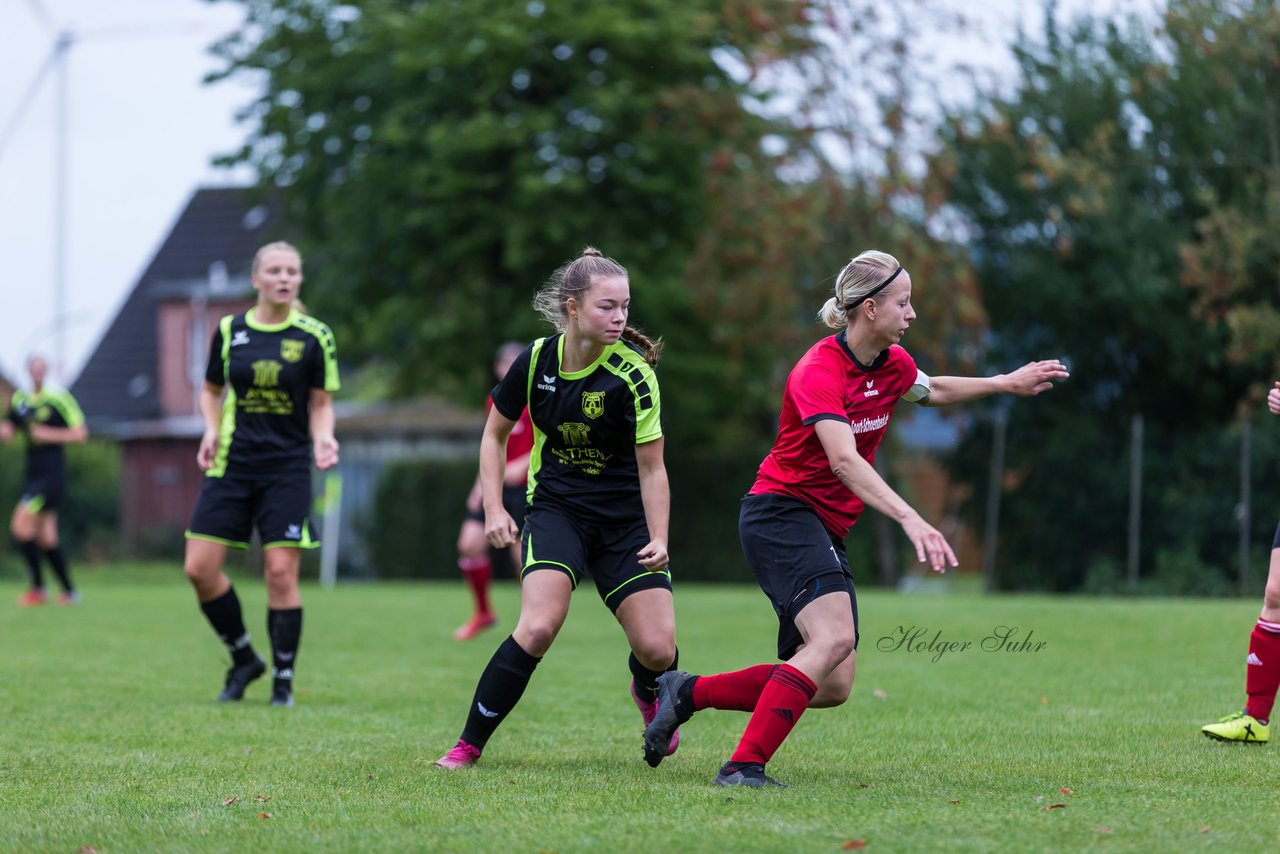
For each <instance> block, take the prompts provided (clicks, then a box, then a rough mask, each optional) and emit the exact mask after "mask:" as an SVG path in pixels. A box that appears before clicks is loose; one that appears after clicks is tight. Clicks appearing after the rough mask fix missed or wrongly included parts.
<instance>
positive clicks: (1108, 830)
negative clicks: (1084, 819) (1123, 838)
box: [1093, 827, 1115, 833]
mask: <svg viewBox="0 0 1280 854" xmlns="http://www.w3.org/2000/svg"><path fill="white" fill-rule="evenodd" d="M1093 832H1094V833H1115V831H1114V830H1112V829H1111V828H1109V827H1095V828H1094V829H1093Z"/></svg>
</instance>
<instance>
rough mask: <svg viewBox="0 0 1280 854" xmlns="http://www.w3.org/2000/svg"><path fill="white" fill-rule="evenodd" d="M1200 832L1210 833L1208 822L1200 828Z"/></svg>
mask: <svg viewBox="0 0 1280 854" xmlns="http://www.w3.org/2000/svg"><path fill="white" fill-rule="evenodd" d="M1200 832H1201V833H1208V832H1209V825H1207V824H1206V825H1205V826H1204V827H1202V828H1200Z"/></svg>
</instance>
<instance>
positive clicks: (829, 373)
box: [644, 250, 1067, 788]
mask: <svg viewBox="0 0 1280 854" xmlns="http://www.w3.org/2000/svg"><path fill="white" fill-rule="evenodd" d="M915 316H916V313H915V309H913V308H912V306H911V277H910V275H908V274H907V271H906V270H904V269H903V268H902V266H901V265H900V264H899V263H898V261H897V260H896V259H895V258H894V257H893V256H892V255H888V254H886V253H884V252H877V251H875V250H871V251H867V252H863V253H862V254H861V255H859V256H858V257H856V258H854V259H853V260H852V261H850V262H849V263H848V264H847V265H845V267H844V269H843V270H841V271H840V274H839V275H838V276H837V277H836V284H835V296H834V297H832V298H831V299H829V300H827V302H826V305H824V306H823V307H822V311H821V312H820V313H819V317H820V318H821V320H822V321H823V322H824V323H825V324H826V325H827V326H829V327H831V328H833V329H839V330H841V331H840V332H838V333H836V334H835V335H831V336H829V337H827V338H824V339H823V340H821V341H819V342H818V343H817V344H815V345H814V346H813V347H812V348H810V350H809V352H807V353H806V354H805V355H804V356H803V357H801V359H800V361H799V362H798V363H797V364H796V366H795V368H794V369H792V371H791V374H790V375H789V376H788V377H787V385H786V390H785V392H784V393H783V398H782V414H781V415H780V417H779V419H778V436H777V438H776V439H775V440H774V443H773V448H772V450H770V452H769V455H768V456H767V457H765V460H764V462H763V463H761V465H760V470H759V472H758V474H757V476H756V482H755V485H754V486H752V487H751V489H750V490H749V491H748V493H747V495H746V497H745V498H743V499H742V509H741V514H740V516H739V520H738V532H739V536H740V537H741V539H742V550H743V552H744V553H745V555H746V559H747V563H748V564H749V565H750V566H751V571H752V572H753V573H754V574H755V576H756V580H757V581H759V582H760V587H761V588H762V589H763V590H764V593H765V595H766V596H768V597H769V600H770V601H771V602H772V603H773V608H774V611H775V612H776V613H777V615H778V657H779V658H780V659H782V660H783V662H784V663H783V664H776V665H775V664H757V665H755V666H754V667H748V668H747V669H745V670H739V671H735V672H732V673H720V674H717V675H714V676H694V675H692V674H690V673H685V672H684V671H680V670H677V671H673V672H671V673H665V674H663V675H662V676H661V677H659V679H658V686H659V687H658V710H657V714H656V715H655V717H654V719H653V722H652V723H650V724H649V726H648V728H646V729H645V733H644V751H645V760H646V761H647V762H648V763H649V764H650V765H652V766H655V767H656V766H657V765H658V763H659V762H661V761H662V758H663V755H664V753H665V750H664V745H665V744H666V741H665V740H666V739H667V738H668V737H669V736H670V734H671V733H672V732H674V731H675V729H676V727H677V726H680V725H681V724H683V723H684V722H685V721H687V720H688V719H689V718H690V717H691V716H692V715H693V713H694V712H696V711H699V710H701V709H732V710H736V711H745V712H751V720H750V721H749V722H748V723H747V729H746V732H745V733H743V735H742V739H741V740H740V741H739V742H738V747H737V749H736V750H734V752H733V755H732V756H731V757H730V759H729V761H728V762H727V763H725V765H724V766H723V767H722V768H721V769H720V773H719V774H718V775H717V776H716V778H715V781H714V784H715V785H717V786H750V787H752V788H760V787H762V786H771V785H777V786H781V785H782V784H781V783H778V782H777V781H776V780H774V779H773V778H772V777H769V776H767V775H766V774H765V765H766V763H768V761H769V760H770V759H771V758H772V757H773V754H774V753H775V752H776V751H777V750H778V748H779V747H781V745H782V742H783V740H784V739H785V738H786V737H787V735H789V734H790V732H791V729H792V727H794V726H795V725H796V723H797V722H798V721H799V720H800V716H801V715H802V714H804V710H805V709H806V708H810V707H813V708H826V707H830V706H838V705H840V704H841V703H843V702H844V701H845V700H846V699H848V697H849V689H850V688H851V687H852V685H853V675H854V663H855V660H856V657H857V647H858V599H857V595H856V593H855V591H854V589H853V577H852V575H851V574H850V572H849V563H848V560H847V559H846V557H845V551H844V538H845V535H846V534H848V532H849V529H850V528H851V527H852V526H853V524H854V522H856V521H857V519H858V517H859V516H860V515H861V514H862V510H863V506H864V504H866V505H870V506H871V507H874V508H875V509H877V510H879V511H880V512H881V513H884V514H885V515H887V516H889V517H890V518H892V519H893V520H894V521H896V522H897V523H898V524H900V525H901V526H902V530H903V532H904V533H905V534H906V535H907V538H908V539H909V540H911V544H912V546H914V547H915V551H916V557H917V559H919V560H920V561H921V562H924V561H928V563H929V565H930V567H931V568H932V569H933V570H934V571H936V572H945V571H946V568H947V567H948V566H955V565H956V557H955V554H954V553H953V552H952V550H951V546H950V545H948V544H947V541H946V540H945V539H944V538H943V536H942V534H940V533H938V531H937V530H935V529H934V528H933V527H932V526H930V525H929V524H927V523H926V522H925V521H924V519H922V518H921V517H920V514H919V513H917V512H916V511H915V510H913V509H912V508H911V507H910V506H909V505H908V504H907V503H906V502H905V501H903V500H902V498H901V497H899V496H898V495H897V494H896V493H895V492H894V491H893V490H892V489H890V488H889V486H888V484H886V483H885V482H884V481H883V480H882V479H881V478H880V476H879V475H878V474H877V473H876V470H875V468H874V467H873V460H874V457H875V450H876V447H877V446H878V445H879V444H880V440H881V439H882V438H883V437H884V434H885V430H886V429H887V427H888V424H889V417H890V415H891V414H892V413H893V410H894V407H895V406H896V405H897V403H898V401H899V400H900V399H901V400H909V401H914V402H916V403H919V404H921V405H925V406H945V405H948V404H953V403H963V402H965V401H970V400H977V399H978V398H982V397H986V396H988V395H991V394H999V393H1005V394H1015V395H1018V396H1020V397H1029V396H1032V395H1037V394H1040V393H1041V392H1043V391H1047V390H1048V389H1050V388H1052V386H1053V382H1052V381H1053V380H1057V379H1065V378H1066V377H1067V371H1066V369H1065V368H1064V367H1063V365H1062V364H1061V363H1060V362H1058V361H1056V360H1052V359H1051V360H1048V361H1042V362H1031V363H1029V364H1026V365H1024V366H1022V367H1021V368H1019V369H1018V370H1016V371H1014V372H1012V373H1010V374H1004V375H1000V376H996V377H985V378H977V377H932V378H931V377H929V376H927V375H925V374H924V373H923V372H922V371H920V370H919V369H917V368H916V364H915V361H914V360H913V359H912V358H911V356H910V355H908V354H907V351H906V350H904V349H902V347H900V346H898V342H899V341H900V340H901V339H902V336H903V333H905V332H906V331H907V327H908V326H910V324H911V321H912V320H913V319H914V318H915Z"/></svg>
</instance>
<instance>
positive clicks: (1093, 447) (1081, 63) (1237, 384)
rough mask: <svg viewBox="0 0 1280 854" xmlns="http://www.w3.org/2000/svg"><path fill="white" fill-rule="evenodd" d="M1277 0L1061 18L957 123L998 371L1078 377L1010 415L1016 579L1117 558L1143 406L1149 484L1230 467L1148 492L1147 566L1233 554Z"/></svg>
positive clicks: (971, 445)
mask: <svg viewBox="0 0 1280 854" xmlns="http://www.w3.org/2000/svg"><path fill="white" fill-rule="evenodd" d="M1269 5H1270V4H1222V3H1216V2H1192V1H1191V0H1188V2H1180V3H1174V4H1172V5H1171V6H1170V8H1169V10H1168V13H1167V15H1166V18H1165V23H1164V27H1163V30H1161V31H1153V29H1152V28H1151V27H1150V26H1149V25H1147V24H1146V23H1144V22H1142V21H1140V20H1132V19H1131V20H1127V21H1122V22H1120V23H1106V22H1102V21H1099V20H1096V19H1091V18H1082V19H1078V20H1077V21H1075V22H1074V23H1073V24H1072V25H1071V26H1070V27H1068V28H1066V29H1065V30H1064V29H1063V28H1059V27H1058V26H1057V25H1056V24H1055V23H1054V18H1053V11H1052V7H1050V8H1049V9H1048V10H1047V12H1046V16H1045V26H1044V30H1043V38H1042V40H1041V41H1039V42H1033V41H1032V40H1030V39H1028V38H1024V39H1023V40H1022V41H1021V42H1020V44H1019V46H1018V49H1017V56H1018V60H1019V78H1018V80H1017V83H1016V86H1015V90H1014V91H1013V93H1012V94H1010V95H1008V96H999V95H987V96H985V97H984V98H982V99H981V101H980V103H979V106H978V107H977V109H975V110H972V111H970V112H967V113H962V114H956V115H953V116H951V117H950V119H949V121H948V123H947V124H946V126H945V128H944V130H943V134H944V137H945V140H946V142H945V145H944V149H943V151H942V152H941V153H940V154H939V155H938V156H937V157H936V158H935V159H934V161H933V163H932V170H933V171H932V175H933V179H934V180H936V181H939V182H941V183H942V184H943V185H944V187H945V190H946V192H948V193H949V194H950V201H951V204H952V210H953V212H954V213H955V214H956V215H957V216H958V218H959V219H961V220H962V221H963V222H964V224H965V226H966V227H967V228H968V229H969V234H970V237H971V243H972V249H973V253H974V256H975V260H976V263H977V266H978V271H979V279H980V282H981V287H982V294H983V300H984V303H985V305H986V308H987V311H988V313H989V315H990V317H991V320H992V327H993V329H994V330H997V332H996V333H995V334H993V336H992V339H991V342H990V350H989V354H990V358H991V360H992V364H993V366H994V367H996V368H1003V367H1010V366H1013V365H1015V364H1017V363H1019V362H1021V361H1023V360H1025V359H1027V358H1031V357H1035V356H1039V355H1056V356H1062V357H1064V358H1066V359H1067V360H1068V361H1069V362H1070V363H1071V366H1072V371H1073V377H1072V380H1071V381H1070V383H1068V384H1067V385H1065V386H1064V387H1063V388H1061V389H1060V390H1058V391H1056V392H1054V395H1053V400H1052V401H1051V402H1049V401H1046V402H1044V403H1043V405H1041V404H1037V405H1035V406H1015V407H1014V408H1013V410H1012V421H1011V427H1010V436H1011V440H1010V459H1011V466H1010V467H1011V469H1012V473H1011V475H1010V477H1009V478H1008V481H1007V482H1006V484H1005V491H1006V496H1007V500H1006V502H1005V507H1006V508H1007V509H1006V510H1005V511H1004V513H1003V514H1002V518H1003V519H1004V520H1007V524H1005V525H1004V526H1003V527H1004V530H1002V536H1001V546H1002V555H1003V558H1004V560H1003V561H1002V572H1003V576H1002V581H1003V583H1005V584H1006V585H1010V586H1020V585H1031V586H1045V587H1049V588H1053V589H1062V588H1071V587H1075V586H1078V585H1079V584H1080V583H1081V582H1082V581H1083V579H1084V576H1085V575H1086V573H1087V572H1088V570H1089V568H1090V567H1091V566H1097V565H1100V564H1102V563H1105V562H1106V561H1114V556H1115V555H1122V554H1124V550H1125V510H1124V508H1125V492H1126V490H1127V476H1126V475H1122V474H1121V473H1123V472H1127V470H1128V455H1129V452H1130V449H1129V447H1128V442H1127V434H1128V426H1127V425H1128V421H1129V419H1130V418H1131V417H1132V416H1134V415H1142V416H1143V418H1144V420H1145V423H1146V425H1147V430H1146V432H1147V436H1148V448H1147V471H1148V472H1156V473H1161V472H1165V471H1170V472H1174V471H1184V472H1185V471H1193V470H1197V469H1198V470H1199V471H1201V472H1204V471H1207V470H1211V469H1212V470H1214V471H1215V472H1216V475H1217V479H1216V482H1215V483H1214V484H1213V485H1212V486H1210V485H1209V484H1207V483H1206V481H1205V480H1204V479H1203V478H1200V479H1199V480H1198V482H1196V481H1195V480H1194V479H1192V480H1190V481H1189V480H1187V479H1181V480H1179V479H1176V478H1174V477H1172V476H1165V477H1164V478H1162V479H1160V480H1156V481H1154V482H1153V483H1149V484H1148V492H1147V495H1148V498H1149V500H1148V502H1147V507H1146V511H1145V514H1144V519H1143V524H1144V531H1145V532H1146V533H1145V537H1144V539H1145V540H1146V541H1147V542H1153V543H1156V544H1158V545H1157V547H1156V548H1155V549H1152V550H1150V552H1149V553H1148V554H1149V556H1148V557H1146V558H1145V560H1144V565H1145V566H1146V567H1147V568H1148V569H1150V568H1151V567H1152V566H1153V565H1154V566H1156V567H1157V568H1159V567H1160V566H1162V565H1164V566H1168V565H1171V560H1170V559H1169V558H1168V556H1169V555H1172V554H1175V553H1179V552H1183V551H1185V552H1187V553H1189V554H1192V555H1194V556H1196V558H1197V559H1200V560H1203V561H1205V562H1206V563H1207V564H1208V565H1210V566H1216V567H1218V568H1220V569H1221V568H1223V567H1224V566H1225V565H1226V563H1227V562H1228V561H1229V560H1230V559H1231V556H1232V551H1233V545H1234V543H1233V538H1232V537H1230V536H1223V535H1224V533H1225V534H1230V529H1231V526H1232V524H1234V523H1233V518H1232V511H1233V504H1234V500H1235V491H1234V483H1235V480H1236V477H1237V475H1236V473H1235V471H1234V459H1231V458H1230V456H1228V458H1227V459H1226V460H1224V459H1223V451H1224V449H1225V448H1226V447H1228V445H1229V443H1227V441H1226V439H1225V437H1226V435H1227V430H1228V429H1229V426H1230V424H1231V422H1232V418H1233V417H1234V416H1235V413H1236V411H1237V407H1238V406H1239V405H1240V403H1241V402H1242V401H1244V400H1246V399H1247V398H1248V395H1249V393H1250V392H1249V390H1250V386H1251V384H1253V383H1256V380H1257V368H1258V362H1257V360H1256V358H1255V357H1254V356H1255V355H1256V353H1254V350H1256V348H1254V350H1251V349H1250V348H1249V347H1247V346H1245V344H1244V341H1245V340H1246V339H1247V338H1248V337H1249V336H1248V334H1247V332H1248V330H1250V329H1254V328H1256V327H1257V326H1258V325H1259V324H1264V323H1266V322H1267V320H1268V319H1269V318H1270V317H1271V316H1272V315H1270V314H1269V309H1268V308H1267V307H1266V306H1265V299H1263V298H1262V297H1264V296H1269V295H1270V294H1272V293H1274V291H1273V290H1272V289H1273V288H1274V270H1275V265H1274V261H1270V264H1269V270H1270V279H1269V280H1268V278H1267V277H1266V276H1261V277H1260V276H1259V275H1258V274H1259V273H1260V272H1262V271H1263V270H1266V269H1268V258H1269V256H1268V252H1270V251H1273V250H1272V249H1271V248H1270V247H1265V246H1264V244H1263V242H1262V241H1261V239H1260V235H1258V234H1255V233H1253V232H1252V230H1251V228H1245V227H1244V224H1245V223H1259V222H1266V221H1267V217H1268V206H1267V205H1268V204H1269V203H1266V202H1265V199H1266V198H1267V197H1268V193H1266V192H1263V185H1264V184H1265V183H1266V182H1265V181H1260V180H1259V176H1260V175H1262V174H1265V173H1266V170H1265V169H1262V170H1259V168H1258V166H1259V164H1265V163H1267V162H1268V160H1267V158H1266V156H1265V151H1266V147H1267V145H1268V144H1269V142H1268V141H1269V139H1270V137H1268V134H1267V129H1268V128H1269V126H1270V125H1269V123H1268V119H1267V116H1268V112H1269V111H1270V110H1273V109H1274V108H1272V107H1270V106H1269V104H1270V103H1271V102H1272V100H1273V99H1274V88H1275V87H1274V85H1272V84H1273V83H1274V81H1272V80H1270V79H1269V77H1268V75H1269V74H1272V75H1273V74H1274V69H1270V70H1267V69H1268V68H1269V65H1268V63H1269V59H1268V58H1269V57H1270V56H1273V55H1274V52H1272V53H1268V51H1269V50H1272V49H1271V48H1264V45H1267V44H1272V43H1273V41H1274V40H1273V39H1272V40H1271V41H1268V39H1270V38H1271V37H1270V36H1266V35H1263V34H1264V33H1268V32H1272V31H1273V30H1274V25H1270V29H1269V28H1268V26H1269V25H1268V24H1267V23H1265V21H1267V20H1269V19H1268V17H1267V14H1265V12H1264V7H1265V6H1269ZM1246 8H1249V9H1253V10H1255V11H1254V12H1251V13H1247V14H1246V13H1245V11H1244V10H1245V9H1246ZM1270 14H1271V17H1274V13H1270ZM1228 33H1233V34H1234V35H1233V36H1232V37H1231V38H1228ZM1246 34H1248V37H1247V38H1246ZM1229 42H1230V43H1232V44H1233V46H1232V47H1230V48H1227V43H1229ZM1210 45H1216V46H1217V47H1221V48H1223V49H1224V50H1223V54H1222V56H1220V57H1216V58H1215V50H1216V48H1215V47H1210ZM1250 45H1251V47H1250ZM1250 57H1252V59H1251V58H1250ZM1242 60H1244V61H1243V62H1242ZM1268 86H1269V87H1270V88H1268ZM1264 90H1265V92H1264ZM1270 257H1274V256H1270ZM1188 286H1189V287H1188ZM1246 294H1250V295H1252V298H1253V303H1252V304H1249V300H1248V299H1246V300H1244V303H1245V304H1244V305H1241V304H1240V302H1239V297H1241V296H1243V295H1246ZM1225 297H1231V298H1232V299H1231V300H1230V302H1232V303H1234V304H1233V305H1232V306H1229V307H1228V306H1226V304H1225V303H1226V302H1227V300H1225V299H1224V298H1225ZM1242 333H1245V334H1242ZM1261 340H1262V341H1263V342H1266V341H1269V340H1272V339H1270V338H1263V339H1261ZM985 446H986V441H985V439H984V438H983V437H982V436H981V435H980V434H978V433H974V434H971V435H970V437H969V439H968V440H967V441H966V444H965V445H964V447H962V449H961V451H960V452H959V453H958V455H957V458H956V464H957V466H958V467H959V470H960V471H962V472H963V473H964V476H965V477H967V478H968V479H970V480H971V481H973V482H975V483H980V482H981V480H982V478H983V477H984V476H985V467H986V466H985V457H986V447H985ZM1188 508H1196V510H1197V512H1194V513H1192V512H1189V511H1188ZM975 510H976V508H975ZM1065 532H1070V533H1069V535H1068V534H1066V533H1065ZM1049 544H1052V546H1053V547H1052V548H1047V545H1049ZM1152 552H1154V554H1151V553H1152Z"/></svg>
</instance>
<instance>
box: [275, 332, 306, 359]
mask: <svg viewBox="0 0 1280 854" xmlns="http://www.w3.org/2000/svg"><path fill="white" fill-rule="evenodd" d="M305 346H306V345H305V343H304V342H302V341H299V340H297V339H296V338H285V339H284V340H282V341H281V342H280V358H281V359H284V360H285V361H286V362H301V361H302V349H303V347H305Z"/></svg>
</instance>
